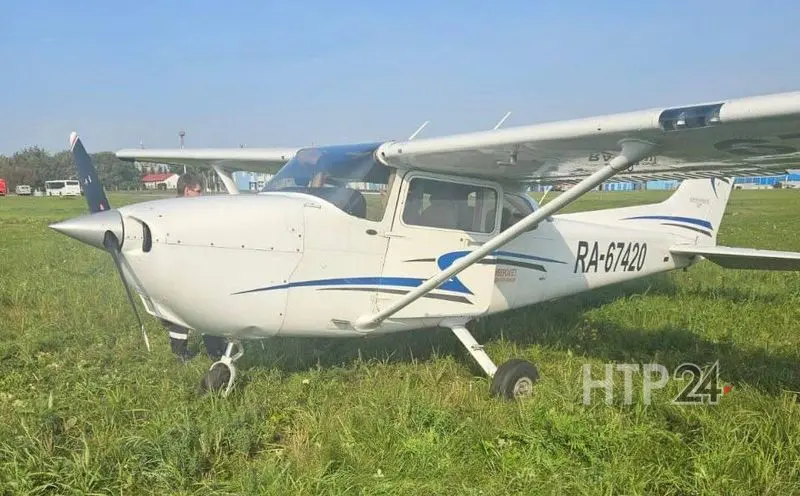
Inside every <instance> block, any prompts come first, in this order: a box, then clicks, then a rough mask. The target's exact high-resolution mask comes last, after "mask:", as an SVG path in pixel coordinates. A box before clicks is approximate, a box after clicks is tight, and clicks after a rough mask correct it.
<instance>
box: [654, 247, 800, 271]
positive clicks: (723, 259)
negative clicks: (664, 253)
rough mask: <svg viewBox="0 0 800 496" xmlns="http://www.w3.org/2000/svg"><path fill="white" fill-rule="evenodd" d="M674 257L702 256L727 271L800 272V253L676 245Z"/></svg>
mask: <svg viewBox="0 0 800 496" xmlns="http://www.w3.org/2000/svg"><path fill="white" fill-rule="evenodd" d="M669 251H670V253H672V254H673V255H684V256H692V255H701V256H703V257H704V258H707V259H708V260H710V261H712V262H714V263H715V264H717V265H720V266H722V267H725V268H726V269H755V270H800V253H798V252H793V251H774V250H756V249H754V248H733V247H728V246H695V245H676V246H672V247H671V248H670V249H669Z"/></svg>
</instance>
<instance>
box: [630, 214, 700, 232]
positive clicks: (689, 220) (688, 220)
mask: <svg viewBox="0 0 800 496" xmlns="http://www.w3.org/2000/svg"><path fill="white" fill-rule="evenodd" d="M634 219H656V220H672V221H676V222H686V223H687V224H694V225H696V226H701V227H705V228H708V229H711V230H713V229H714V227H713V226H712V225H711V222H709V221H707V220H703V219H695V218H694V217H675V216H670V215H640V216H638V217H627V218H625V219H622V220H634Z"/></svg>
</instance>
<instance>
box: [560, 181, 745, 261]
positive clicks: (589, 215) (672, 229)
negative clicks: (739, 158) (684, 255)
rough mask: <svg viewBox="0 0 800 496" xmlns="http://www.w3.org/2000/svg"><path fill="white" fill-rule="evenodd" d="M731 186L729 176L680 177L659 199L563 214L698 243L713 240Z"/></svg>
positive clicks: (702, 244)
mask: <svg viewBox="0 0 800 496" xmlns="http://www.w3.org/2000/svg"><path fill="white" fill-rule="evenodd" d="M732 189H733V178H709V179H684V180H683V182H681V184H680V186H679V187H678V189H677V190H675V192H674V193H673V194H672V195H671V196H670V197H669V198H667V199H666V200H664V201H662V202H661V203H651V204H648V205H637V206H634V207H623V208H611V209H606V210H595V211H592V212H579V213H573V214H566V215H565V216H564V217H570V218H572V219H575V220H584V221H589V222H602V223H608V224H612V225H619V224H620V222H621V223H623V224H625V225H630V226H631V227H633V226H635V225H637V224H638V225H639V226H641V227H642V228H644V229H658V230H660V231H662V232H669V233H674V234H675V235H676V236H678V237H682V238H694V239H695V241H694V243H695V244H697V245H700V246H709V245H716V244H717V233H718V232H719V226H720V223H721V222H722V216H723V215H724V214H725V208H726V207H727V205H728V198H729V197H730V194H731V190H732Z"/></svg>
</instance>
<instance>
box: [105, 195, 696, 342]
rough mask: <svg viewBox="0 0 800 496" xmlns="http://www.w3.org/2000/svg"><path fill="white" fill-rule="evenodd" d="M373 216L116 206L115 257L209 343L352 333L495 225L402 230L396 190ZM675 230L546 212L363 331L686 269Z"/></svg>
mask: <svg viewBox="0 0 800 496" xmlns="http://www.w3.org/2000/svg"><path fill="white" fill-rule="evenodd" d="M382 201H383V202H384V203H385V210H384V213H383V216H382V218H380V219H377V220H370V219H368V218H361V217H357V216H354V215H351V214H349V213H346V212H344V211H343V210H342V209H341V208H339V207H338V206H336V205H334V204H332V203H331V202H329V201H327V200H325V199H322V198H319V197H316V196H313V195H309V194H304V193H299V192H290V193H282V192H270V193H262V194H259V195H237V196H210V197H198V198H180V199H169V200H158V201H153V202H146V203H141V204H136V205H130V206H125V207H121V208H119V209H118V211H119V212H120V214H121V215H122V218H123V222H124V241H123V244H122V251H123V254H124V256H125V258H126V259H127V260H128V263H129V264H130V267H131V269H132V270H133V271H134V273H135V274H136V276H137V278H138V280H139V282H140V284H141V286H142V289H143V290H144V293H145V294H146V296H147V298H145V299H144V300H145V306H146V308H147V311H148V312H149V313H151V314H152V315H155V316H157V317H159V318H162V319H166V320H169V321H172V322H175V323H178V324H180V325H183V326H185V327H189V328H192V329H197V330H199V331H201V332H204V333H208V334H218V335H225V336H231V337H236V338H240V339H248V338H264V337H271V336H276V335H280V336H329V337H351V336H363V335H364V334H366V332H364V331H357V330H355V329H354V328H353V327H352V325H351V323H352V322H353V321H355V320H356V319H357V318H358V317H359V316H361V315H364V314H368V313H372V312H375V311H377V310H380V309H381V308H384V307H385V306H386V305H388V304H389V303H391V302H392V301H393V300H394V299H396V298H399V297H400V296H402V295H403V294H405V293H406V292H408V291H409V290H410V289H412V288H413V287H415V286H416V285H419V284H420V283H421V282H422V281H423V280H424V279H427V278H429V277H431V276H432V275H434V274H435V273H436V272H438V271H439V270H440V269H442V268H444V267H446V266H448V265H449V264H451V263H452V262H453V261H454V260H456V259H458V258H459V257H460V256H463V255H464V254H465V253H467V252H468V251H469V250H470V249H472V248H474V246H477V245H479V244H480V243H483V242H485V241H486V240H487V239H490V238H491V237H492V236H494V235H496V234H497V233H498V232H499V231H500V229H502V226H501V222H500V213H499V212H498V213H497V214H496V215H497V219H498V221H497V222H496V225H495V227H494V228H493V229H492V230H490V231H488V232H482V233H475V232H467V231H464V230H456V229H440V228H436V227H430V226H420V225H413V223H411V222H406V221H407V220H408V219H404V217H403V216H402V211H403V208H404V206H405V204H404V202H403V201H402V200H399V197H398V193H397V191H395V192H394V193H390V194H389V195H388V198H386V199H384V200H382ZM674 242H675V235H674V234H664V233H660V232H658V231H656V230H651V229H641V228H639V227H636V228H634V227H631V228H626V227H625V226H624V225H623V224H621V223H620V224H616V225H613V224H612V225H607V224H604V223H594V222H586V221H583V220H581V219H580V218H579V217H578V218H574V217H573V218H566V217H560V216H554V217H552V218H550V219H549V220H548V221H545V222H542V223H541V224H540V225H539V226H538V227H537V228H536V229H534V230H532V231H529V232H526V233H524V234H522V235H521V236H519V237H518V238H516V239H515V240H513V241H512V242H511V243H509V244H508V245H506V246H505V247H503V248H502V249H501V250H498V251H497V252H495V253H493V255H492V256H490V257H487V259H485V260H483V261H482V262H481V263H479V264H475V265H474V266H471V267H469V268H467V269H465V270H464V271H463V272H461V273H459V274H458V275H457V276H455V277H454V278H453V279H451V280H449V281H447V282H445V283H444V284H442V285H441V286H440V287H439V288H437V289H436V290H434V291H432V292H431V293H430V294H429V295H427V296H426V297H424V298H421V299H420V300H418V301H416V302H414V303H412V304H411V305H409V306H408V307H407V308H405V309H404V310H403V311H401V312H400V313H398V314H397V315H395V316H393V317H392V318H390V319H388V320H386V321H385V322H384V323H383V324H382V325H381V326H380V327H379V328H377V329H374V330H371V331H369V332H371V333H384V332H392V331H400V330H407V329H413V328H420V327H429V326H433V325H438V324H439V323H441V322H442V321H443V320H444V319H464V320H469V319H471V318H474V317H477V316H481V315H486V314H490V313H496V312H502V311H504V310H508V309H510V308H515V307H520V306H525V305H530V304H534V303H538V302H542V301H547V300H551V299H553V298H558V297H561V296H565V295H569V294H575V293H579V292H581V291H586V290H589V289H593V288H597V287H600V286H604V285H608V284H612V283H616V282H621V281H624V280H629V279H633V278H638V277H644V276H648V275H651V274H655V273H658V272H663V271H668V270H672V269H675V268H678V267H680V266H683V265H685V264H686V262H685V261H676V260H675V259H673V257H671V256H670V253H669V249H668V248H669V246H670V245H671V244H673V243H674Z"/></svg>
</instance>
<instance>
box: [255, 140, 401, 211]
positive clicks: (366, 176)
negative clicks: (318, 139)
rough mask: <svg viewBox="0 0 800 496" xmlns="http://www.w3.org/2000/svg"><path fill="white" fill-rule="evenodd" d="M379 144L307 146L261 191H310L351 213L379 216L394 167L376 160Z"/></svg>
mask: <svg viewBox="0 0 800 496" xmlns="http://www.w3.org/2000/svg"><path fill="white" fill-rule="evenodd" d="M378 146H380V143H369V144H359V145H341V146H327V147H319V148H305V149H303V150H300V151H299V152H297V154H296V155H295V156H294V158H292V159H291V160H290V161H289V162H287V163H286V165H284V166H283V168H281V170H280V171H278V173H277V174H276V175H275V176H274V177H273V178H272V179H271V180H270V181H269V182H268V183H267V184H266V185H265V186H264V189H263V190H261V191H262V192H270V191H290V192H299V193H307V194H311V195H314V196H317V197H319V198H323V199H325V200H328V201H329V202H331V203H333V204H334V205H336V206H337V207H339V208H341V209H342V210H344V211H345V212H347V213H348V214H350V215H354V216H356V217H361V218H364V219H369V220H380V219H382V218H383V213H384V210H385V201H383V197H385V193H386V189H387V187H388V184H389V178H390V177H393V175H394V169H390V168H389V167H386V166H384V165H382V164H380V163H378V162H377V161H375V158H374V155H373V154H374V152H375V150H376V149H377V148H378ZM381 192H383V195H381V194H380V193H381ZM367 196H369V197H370V200H369V201H368V200H367Z"/></svg>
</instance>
